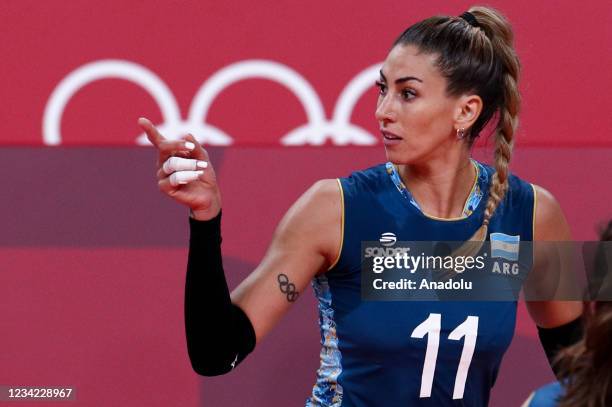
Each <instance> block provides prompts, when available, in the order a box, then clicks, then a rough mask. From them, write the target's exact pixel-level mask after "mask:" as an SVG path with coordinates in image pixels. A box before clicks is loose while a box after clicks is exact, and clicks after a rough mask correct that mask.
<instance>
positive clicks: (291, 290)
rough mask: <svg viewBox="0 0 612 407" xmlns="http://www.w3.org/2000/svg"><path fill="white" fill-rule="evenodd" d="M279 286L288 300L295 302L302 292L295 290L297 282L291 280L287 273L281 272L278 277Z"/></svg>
mask: <svg viewBox="0 0 612 407" xmlns="http://www.w3.org/2000/svg"><path fill="white" fill-rule="evenodd" d="M277 280H278V288H280V290H281V292H282V293H283V294H286V295H287V301H289V302H294V301H295V300H297V298H298V296H299V295H300V293H298V292H297V291H295V284H293V283H290V282H289V277H287V275H286V274H282V273H281V274H279V275H278V277H277Z"/></svg>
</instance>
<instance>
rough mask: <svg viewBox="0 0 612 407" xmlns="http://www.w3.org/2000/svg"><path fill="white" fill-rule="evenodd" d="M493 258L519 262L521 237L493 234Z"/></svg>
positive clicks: (491, 237)
mask: <svg viewBox="0 0 612 407" xmlns="http://www.w3.org/2000/svg"><path fill="white" fill-rule="evenodd" d="M490 239H491V257H497V258H502V259H506V260H510V261H518V255H519V244H520V241H521V236H520V235H516V236H511V235H506V234H505V233H491V235H490Z"/></svg>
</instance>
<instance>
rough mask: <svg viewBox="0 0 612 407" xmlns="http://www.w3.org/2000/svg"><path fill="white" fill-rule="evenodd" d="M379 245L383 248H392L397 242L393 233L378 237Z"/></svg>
mask: <svg viewBox="0 0 612 407" xmlns="http://www.w3.org/2000/svg"><path fill="white" fill-rule="evenodd" d="M379 240H380V244H381V245H383V246H393V245H394V244H395V242H397V238H396V237H395V233H391V232H386V233H383V234H382V235H380V239H379Z"/></svg>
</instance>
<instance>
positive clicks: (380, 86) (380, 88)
mask: <svg viewBox="0 0 612 407" xmlns="http://www.w3.org/2000/svg"><path fill="white" fill-rule="evenodd" d="M376 86H378V93H380V94H381V95H384V94H385V92H386V90H387V85H385V84H384V83H382V82H381V81H376Z"/></svg>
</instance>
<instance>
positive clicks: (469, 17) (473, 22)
mask: <svg viewBox="0 0 612 407" xmlns="http://www.w3.org/2000/svg"><path fill="white" fill-rule="evenodd" d="M459 17H460V18H463V19H464V20H465V21H467V22H468V23H469V24H470V25H471V26H472V27H480V25H479V24H478V20H476V17H474V14H472V13H470V12H469V11H466V12H465V13H463V14H461V15H460V16H459Z"/></svg>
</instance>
